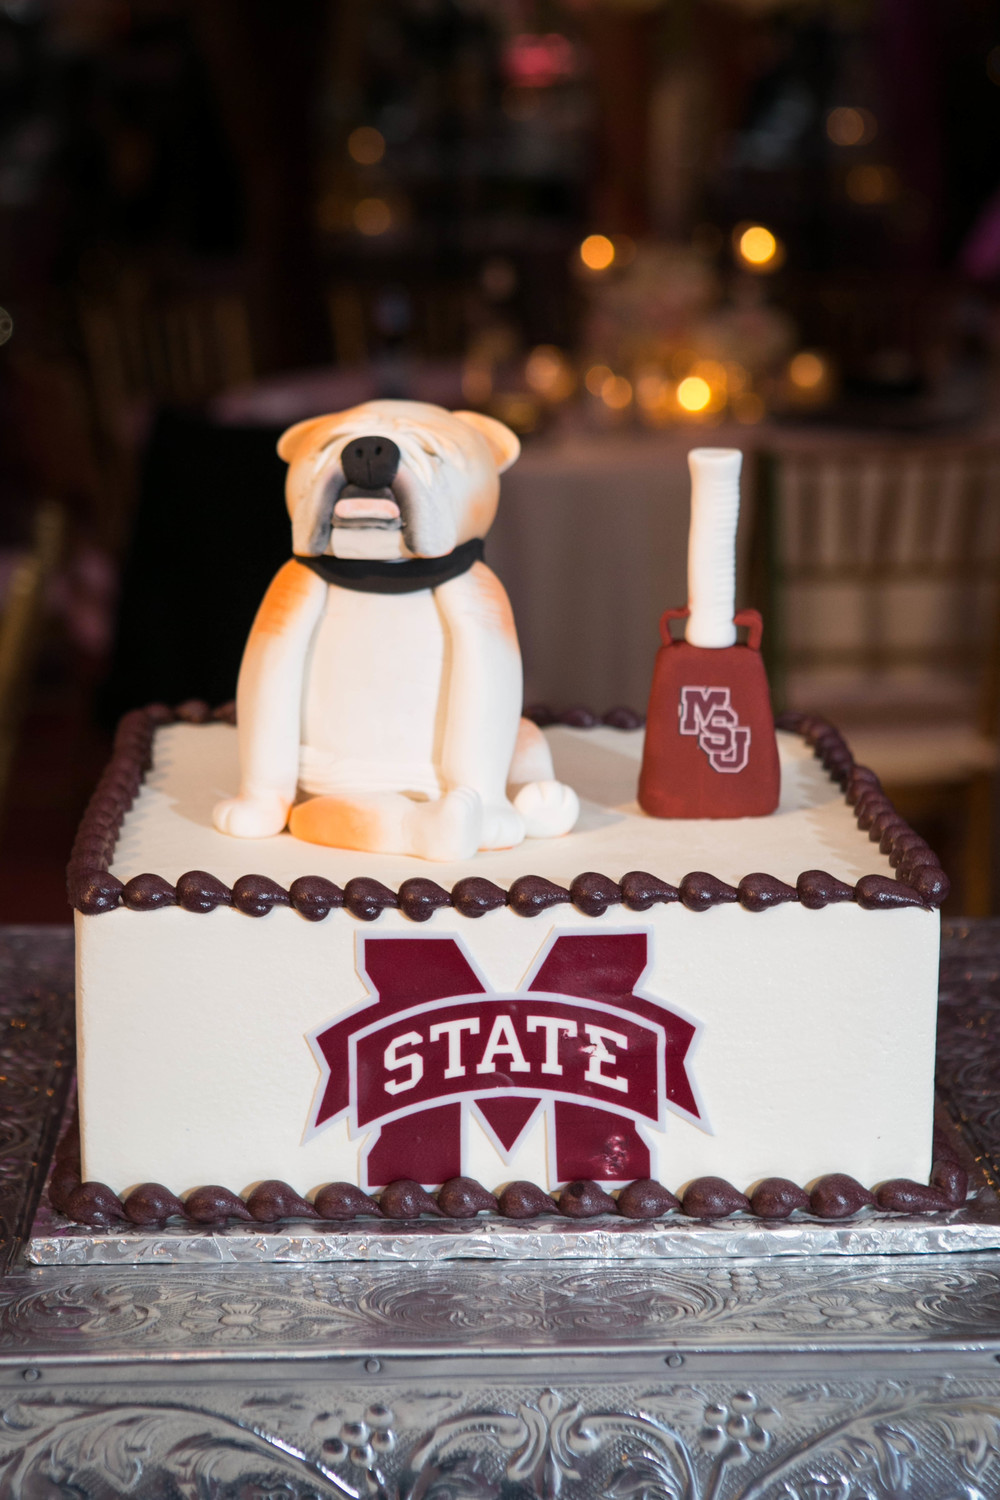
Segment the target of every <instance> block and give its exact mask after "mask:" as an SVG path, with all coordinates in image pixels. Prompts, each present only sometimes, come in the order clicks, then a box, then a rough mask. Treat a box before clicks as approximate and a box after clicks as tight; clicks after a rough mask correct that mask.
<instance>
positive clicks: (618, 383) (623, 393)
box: [601, 375, 632, 411]
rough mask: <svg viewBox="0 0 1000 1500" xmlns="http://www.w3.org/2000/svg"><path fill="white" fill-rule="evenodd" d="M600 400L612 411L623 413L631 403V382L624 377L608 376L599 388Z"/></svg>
mask: <svg viewBox="0 0 1000 1500" xmlns="http://www.w3.org/2000/svg"><path fill="white" fill-rule="evenodd" d="M601 400H602V401H603V402H604V404H605V406H609V407H610V408H611V410H612V411H624V410H625V408H626V406H628V405H630V403H631V401H632V382H631V381H630V380H626V379H625V376H624V375H609V376H608V378H607V380H605V382H604V384H603V385H602V386H601Z"/></svg>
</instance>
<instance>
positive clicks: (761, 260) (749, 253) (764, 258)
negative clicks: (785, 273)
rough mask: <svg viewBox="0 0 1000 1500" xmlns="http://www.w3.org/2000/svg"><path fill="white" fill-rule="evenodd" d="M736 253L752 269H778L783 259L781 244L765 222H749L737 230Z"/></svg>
mask: <svg viewBox="0 0 1000 1500" xmlns="http://www.w3.org/2000/svg"><path fill="white" fill-rule="evenodd" d="M736 253H737V255H738V256H739V258H740V260H741V261H742V262H743V264H744V265H745V266H747V267H749V269H750V270H752V271H773V270H777V268H778V265H779V264H780V261H781V259H783V256H782V253H781V246H780V245H779V244H778V241H777V239H776V238H775V236H774V235H773V234H772V233H771V231H770V230H769V229H765V227H764V225H763V224H748V225H746V226H745V227H741V228H739V229H738V230H737V231H736Z"/></svg>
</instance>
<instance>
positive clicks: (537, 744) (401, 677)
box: [213, 401, 579, 860]
mask: <svg viewBox="0 0 1000 1500" xmlns="http://www.w3.org/2000/svg"><path fill="white" fill-rule="evenodd" d="M278 451H279V453H280V454H281V456H282V458H284V459H287V461H288V463H289V471H288V479H287V484H286V495H287V501H288V510H289V513H290V515H291V518H292V539H293V551H294V552H295V554H296V558H294V559H292V560H291V561H289V562H287V563H286V564H285V565H284V567H283V568H282V569H281V571H280V572H279V573H278V574H277V576H276V577H275V579H274V581H273V583H272V584H271V586H270V588H269V589H268V591H267V594H266V595H265V596H264V600H263V602H262V604H261V606H260V609H259V611H258V613H257V618H256V620H255V621H254V624H253V628H252V630H251V632H250V637H249V639H248V641H247V645H246V650H245V651H244V654H243V663H242V666H241V668H240V678H239V687H238V691H237V720H238V724H239V748H240V769H241V782H240V792H239V796H237V797H233V798H231V799H228V800H227V801H225V802H220V803H219V804H218V805H217V806H216V808H215V811H214V815H213V816H214V821H215V825H216V827H217V828H219V829H221V830H222V832H223V833H229V834H233V835H235V836H236V837H238V838H264V837H267V836H269V835H271V834H276V833H280V832H281V830H282V829H283V828H284V827H285V826H286V824H287V825H288V826H289V828H290V829H291V832H292V833H293V834H295V836H296V837H297V838H301V839H307V840H309V841H310V842H312V843H317V844H331V845H335V846H339V847H341V848H347V849H363V850H370V851H377V852H379V853H386V854H412V855H419V856H421V857H422V858H424V859H432V860H462V859H467V858H468V857H469V856H470V855H472V854H474V853H475V851H476V850H477V849H500V848H508V847H510V846H511V845H514V844H518V843H520V842H521V840H522V839H523V838H524V837H525V836H526V835H527V836H528V837H533V838H549V837H553V836H556V835H558V834H563V833H567V832H568V831H569V829H571V828H572V827H573V824H574V823H575V822H576V818H577V814H578V812H579V803H578V801H577V798H576V794H575V793H574V792H573V791H572V790H571V789H570V788H569V787H567V786H563V785H561V784H560V783H559V782H557V781H555V780H554V778H553V768H552V759H551V756H550V754H549V749H548V746H547V744H546V742H545V740H544V738H543V736H542V734H541V732H540V731H539V730H538V729H537V728H536V727H535V726H534V725H533V724H530V723H529V722H528V721H527V720H524V719H522V718H521V692H522V682H521V656H520V651H519V649H518V644H517V634H516V632H515V629H514V619H513V615H512V613H511V608H510V603H509V601H508V599H507V595H506V594H505V593H504V590H503V587H502V586H501V584H500V582H499V580H498V579H497V578H496V577H495V575H494V574H493V573H491V572H490V570H489V568H487V567H486V566H485V564H484V563H483V562H481V561H472V562H471V564H470V563H469V557H470V554H471V555H472V556H475V555H476V553H477V551H478V549H477V546H476V541H475V539H476V538H481V537H484V536H485V535H486V532H487V531H488V530H489V528H490V525H491V524H492V521H493V517H494V515H495V514H496V508H497V500H498V497H499V492H500V483H499V476H500V474H501V473H502V472H503V470H504V469H506V468H507V467H508V466H509V465H510V464H512V463H513V462H514V460H515V458H516V457H517V455H518V452H519V444H518V440H517V438H516V437H515V436H514V434H513V433H512V432H511V431H510V430H509V429H508V428H506V427H504V426H503V424H502V423H500V422H496V421H494V420H493V419H492V418H491V417H485V416H480V415H479V414H478V413H476V412H447V411H444V410H443V409H442V408H441V407H437V406H429V405H426V404H424V403H423V402H417V401H370V402H366V403H365V404H364V405H362V406H356V407H354V408H352V409H351V410H350V411H345V412H339V413H337V414H335V415H333V416H325V417H317V418H315V419H314V420H312V421H308V422H300V423H298V425H297V426H295V427H291V428H289V430H288V431H287V432H286V433H285V434H284V435H283V437H282V439H281V442H280V443H279V445H278ZM456 549H459V550H458V551H456ZM299 558H301V559H305V561H298V560H296V559H299ZM322 559H327V560H330V561H322ZM415 559H439V560H440V562H439V563H438V564H434V563H432V562H424V563H415V562H414V560H415ZM310 560H313V561H310ZM317 560H320V561H317ZM334 560H337V561H334ZM463 563H464V564H465V567H464V570H462V571H458V572H457V576H448V575H449V573H451V572H453V571H455V570H456V569H458V568H460V567H461V566H462V564H463ZM396 568H399V569H400V570H401V571H400V572H399V573H396V572H395V569H396ZM314 569H315V571H314ZM421 569H423V570H424V571H425V572H426V571H427V570H430V572H431V575H432V576H431V581H430V582H429V583H428V582H426V581H424V578H423V577H422V576H421ZM414 574H417V575H418V576H417V577H416V578H414V577H413V575H414ZM357 575H361V576H360V577H358V576H357ZM378 575H381V577H379V576H378ZM400 580H403V581H404V587H406V588H407V589H408V591H407V592H396V591H395V590H396V587H397V585H398V583H399V581H400ZM442 580H443V581H442ZM385 589H389V590H391V591H390V592H384V591H383V590H385Z"/></svg>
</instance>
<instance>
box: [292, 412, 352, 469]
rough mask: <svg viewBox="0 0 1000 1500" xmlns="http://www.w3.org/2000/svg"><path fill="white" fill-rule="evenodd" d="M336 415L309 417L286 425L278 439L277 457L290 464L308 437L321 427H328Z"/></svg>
mask: <svg viewBox="0 0 1000 1500" xmlns="http://www.w3.org/2000/svg"><path fill="white" fill-rule="evenodd" d="M336 420H337V418H336V417H329V416H327V417H309V418H308V420H307V421H305V422H296V424H295V426H294V427H288V428H286V430H285V431H284V432H283V433H282V434H281V436H280V438H279V439H278V457H279V458H283V459H284V460H285V463H286V464H290V463H291V462H292V459H293V458H296V457H297V456H298V454H299V452H300V450H301V449H302V448H303V447H304V446H305V445H306V443H307V442H308V440H309V438H310V437H312V436H315V435H316V434H317V433H318V432H319V430H320V429H321V428H323V427H329V425H330V423H331V422H334V421H336Z"/></svg>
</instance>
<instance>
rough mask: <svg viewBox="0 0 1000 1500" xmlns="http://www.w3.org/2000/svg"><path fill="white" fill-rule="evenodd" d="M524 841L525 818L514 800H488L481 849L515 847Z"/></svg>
mask: <svg viewBox="0 0 1000 1500" xmlns="http://www.w3.org/2000/svg"><path fill="white" fill-rule="evenodd" d="M523 842H524V819H523V818H522V817H521V814H520V813H519V812H518V811H517V808H516V807H515V806H514V804H513V803H512V802H508V801H506V800H504V801H503V802H488V803H487V804H486V806H485V807H484V809H483V831H482V835H481V837H480V840H479V847H480V849H513V848H514V847H515V845H517V844H521V843H523Z"/></svg>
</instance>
